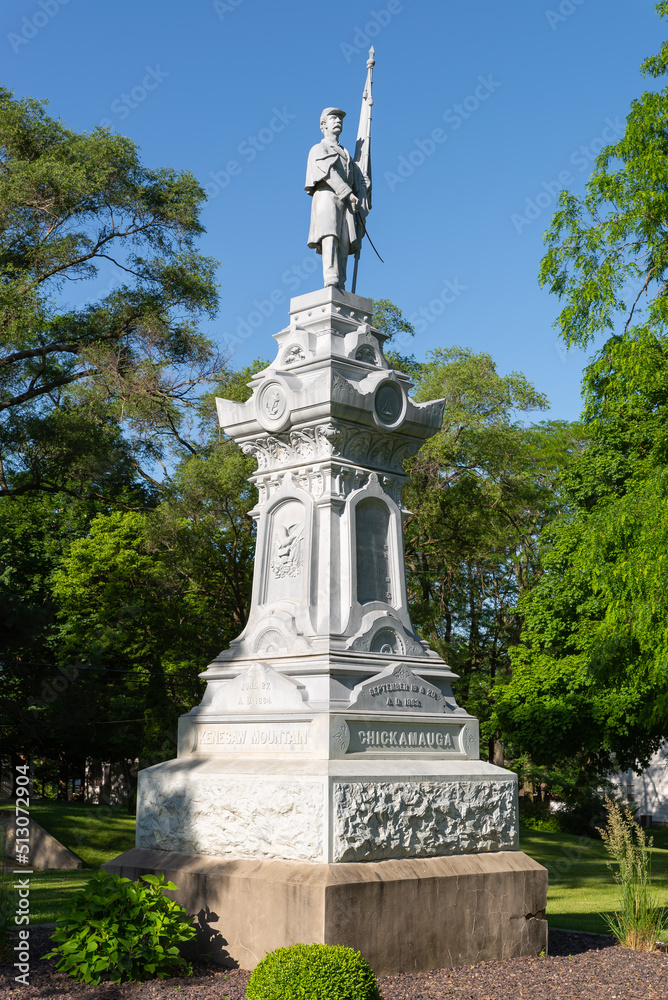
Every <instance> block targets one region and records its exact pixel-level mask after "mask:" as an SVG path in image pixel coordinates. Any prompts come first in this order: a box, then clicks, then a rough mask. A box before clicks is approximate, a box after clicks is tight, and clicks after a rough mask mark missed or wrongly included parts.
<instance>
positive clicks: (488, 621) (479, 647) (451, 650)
mask: <svg viewBox="0 0 668 1000" xmlns="http://www.w3.org/2000/svg"><path fill="white" fill-rule="evenodd" d="M411 377H412V379H413V381H414V383H415V390H414V395H415V397H416V398H417V399H418V400H427V399H434V398H444V399H445V412H444V419H443V426H442V428H441V430H440V432H439V433H438V434H436V435H435V436H434V437H433V438H431V439H430V440H429V441H427V442H426V444H425V445H424V446H423V447H422V449H421V450H420V452H419V454H418V455H417V456H416V458H415V459H413V460H411V461H410V462H409V463H407V468H408V469H409V471H410V482H409V484H408V485H407V487H406V489H405V491H404V502H405V504H406V506H407V507H408V508H409V509H410V510H411V511H412V512H413V515H412V517H411V518H409V520H408V521H407V524H406V532H405V545H406V558H407V568H408V588H409V597H410V600H411V616H412V619H413V621H414V622H415V623H416V625H417V626H418V627H419V629H420V631H421V633H422V634H423V635H424V637H425V638H426V639H427V640H428V641H429V642H430V643H431V644H432V646H434V648H435V649H436V650H437V651H438V652H439V653H440V654H441V655H442V656H443V657H444V659H446V661H447V662H448V663H450V664H451V665H452V667H453V669H454V670H455V671H456V672H457V673H460V674H461V680H460V681H459V683H458V685H457V691H456V694H457V698H458V700H459V701H460V703H463V704H464V705H465V707H466V708H468V710H469V711H471V712H472V713H473V714H475V715H477V716H478V717H479V718H481V721H482V732H483V738H484V739H483V753H484V754H485V753H487V754H488V755H489V756H492V754H493V753H494V742H495V737H496V733H495V731H494V728H493V727H492V726H490V725H489V719H490V707H491V691H492V689H493V688H494V687H495V686H496V685H498V684H499V683H503V682H504V681H505V680H506V679H507V676H508V673H509V659H508V646H509V644H511V643H513V642H516V641H517V640H518V638H519V632H520V626H521V620H520V618H519V616H518V615H517V613H516V604H517V600H518V597H519V595H520V594H522V593H523V592H525V591H526V590H527V589H528V588H529V587H530V586H531V585H532V583H533V581H534V580H535V579H536V578H537V576H538V575H539V574H540V572H541V567H540V561H539V559H538V554H537V535H538V533H539V531H540V530H541V528H542V526H543V525H544V524H545V523H546V521H547V520H548V519H549V517H551V516H553V514H554V513H555V511H556V510H557V509H558V504H559V495H558V490H559V483H560V479H561V475H562V468H563V465H564V463H565V462H566V461H567V460H568V458H569V457H570V455H571V454H573V453H574V452H577V451H579V450H580V448H581V446H582V440H581V439H582V435H581V430H580V428H579V427H578V426H577V425H574V426H570V425H567V424H561V423H556V422H554V423H549V424H539V425H534V426H530V427H527V426H526V424H525V423H523V422H522V420H521V419H520V418H521V417H523V416H524V415H525V414H529V413H531V412H532V411H534V410H540V409H542V408H544V407H545V406H546V405H547V401H546V399H545V396H544V395H543V394H542V393H539V392H537V390H536V389H535V388H534V387H533V386H532V385H531V384H530V383H529V382H528V381H527V380H526V379H525V378H524V376H523V375H521V374H519V373H516V372H515V373H511V374H510V375H507V376H501V375H500V374H499V373H498V372H497V371H496V366H495V364H494V361H493V360H492V358H491V357H490V355H488V354H476V353H475V352H473V351H471V350H469V349H465V348H460V347H451V348H440V349H438V350H435V351H432V352H430V353H429V354H428V355H427V358H426V360H425V361H424V362H422V363H420V364H419V365H417V364H416V367H414V369H413V371H412V372H411Z"/></svg>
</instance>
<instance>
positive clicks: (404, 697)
mask: <svg viewBox="0 0 668 1000" xmlns="http://www.w3.org/2000/svg"><path fill="white" fill-rule="evenodd" d="M350 707H351V708H358V709H376V710H377V711H382V712H392V711H397V712H406V711H409V712H420V713H430V714H432V715H433V714H434V713H435V712H439V713H441V712H447V711H450V709H449V707H448V705H447V703H446V700H445V698H444V697H443V695H442V694H441V692H440V690H439V689H438V688H437V687H436V686H435V685H434V684H430V683H429V681H426V680H424V678H422V677H419V676H418V675H417V674H416V673H414V672H413V671H412V670H411V668H410V667H408V666H406V665H405V664H395V665H393V666H390V667H387V668H386V669H385V670H383V671H381V673H379V674H376V676H375V677H371V678H370V679H369V680H368V681H363V682H362V683H361V684H358V685H357V686H356V687H355V688H353V691H352V694H351V696H350Z"/></svg>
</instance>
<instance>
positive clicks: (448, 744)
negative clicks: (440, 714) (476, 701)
mask: <svg viewBox="0 0 668 1000" xmlns="http://www.w3.org/2000/svg"><path fill="white" fill-rule="evenodd" d="M348 725H349V726H350V744H349V746H348V750H347V752H348V753H369V752H371V753H393V754H398V755H403V754H409V755H410V754H413V753H431V754H434V753H435V754H443V755H446V754H457V755H461V750H460V749H459V730H460V727H459V726H438V725H433V726H429V725H416V724H415V723H411V722H404V723H402V722H396V723H395V722H355V721H354V720H352V719H349V720H348Z"/></svg>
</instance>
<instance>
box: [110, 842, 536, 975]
mask: <svg viewBox="0 0 668 1000" xmlns="http://www.w3.org/2000/svg"><path fill="white" fill-rule="evenodd" d="M103 867H104V868H105V869H106V870H107V871H111V872H115V873H117V874H119V875H124V876H126V877H129V878H133V879H134V878H137V877H138V876H139V875H142V874H146V873H149V872H165V874H166V875H167V877H168V878H170V879H172V881H174V882H175V883H176V885H177V886H178V887H179V888H178V891H177V892H176V893H174V895H175V897H176V899H178V900H179V902H180V903H182V904H183V905H184V906H185V907H186V909H187V910H188V912H189V913H194V914H196V919H197V923H198V926H199V935H198V945H199V951H200V954H208V955H210V956H211V957H212V958H213V960H214V961H216V962H218V963H219V964H221V965H238V966H240V967H241V968H243V969H253V968H255V966H256V965H257V963H258V962H259V960H260V959H261V958H262V957H263V956H264V955H265V954H266V953H267V952H269V951H273V949H274V948H278V947H281V946H283V945H289V944H296V943H298V942H304V943H307V944H308V943H312V942H323V943H325V944H345V945H350V946H351V947H353V948H356V949H357V950H359V951H360V952H361V953H362V954H363V955H364V957H365V958H366V959H367V960H368V961H369V962H370V964H371V966H372V968H373V969H374V971H375V972H376V973H377V974H378V975H385V974H389V973H392V972H411V971H418V970H425V969H435V968H443V967H445V966H449V965H466V964H470V963H475V962H480V961H489V960H491V959H500V958H513V957H516V956H519V955H538V954H539V953H540V952H541V951H544V950H546V948H547V922H546V920H545V905H546V898H547V871H546V869H545V868H543V867H542V865H539V864H538V862H536V861H533V860H532V859H531V858H529V857H527V856H526V855H525V854H523V853H521V852H520V851H502V852H498V853H488V854H477V855H466V856H463V855H451V856H449V857H439V858H427V859H423V860H416V859H402V860H396V861H380V862H367V863H357V864H309V863H305V862H291V861H248V860H242V861H239V860H237V861H231V860H226V859H224V858H216V857H211V856H205V855H192V854H181V853H177V852H170V851H154V850H145V849H142V848H134V849H133V850H131V851H126V852H125V854H121V855H120V856H119V857H118V858H116V859H115V860H113V861H110V862H109V863H108V864H106V865H104V866H103Z"/></svg>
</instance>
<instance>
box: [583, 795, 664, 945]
mask: <svg viewBox="0 0 668 1000" xmlns="http://www.w3.org/2000/svg"><path fill="white" fill-rule="evenodd" d="M606 811H607V814H608V818H607V823H606V825H605V828H603V829H601V830H599V833H600V834H601V838H602V840H603V843H604V844H605V849H606V850H607V852H608V854H609V855H610V857H611V858H612V859H613V862H614V864H615V865H616V871H615V881H616V883H617V885H618V887H619V895H620V898H619V909H618V910H617V911H616V912H615V913H614V914H613V915H612V916H608V917H607V923H608V926H609V928H610V930H611V932H612V933H613V934H614V936H615V937H616V938H617V940H618V941H619V943H620V944H621V945H623V947H625V948H633V949H634V950H635V951H653V950H654V946H655V943H656V940H657V937H658V936H659V934H661V932H662V931H663V930H664V928H665V927H666V925H667V913H666V910H665V908H664V907H662V906H659V904H658V901H657V897H656V893H655V892H654V891H653V889H652V880H651V871H650V850H651V848H652V845H653V840H652V838H651V837H650V838H649V840H648V839H647V836H646V834H645V831H644V830H643V829H642V827H641V826H639V825H638V824H637V823H636V821H635V819H634V817H633V813H632V812H631V810H630V809H629V807H628V806H626V807H624V808H623V809H621V808H620V807H619V806H618V805H617V804H616V803H614V802H612V801H611V800H610V799H607V800H606ZM611 867H612V866H611ZM613 871H614V869H613Z"/></svg>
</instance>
